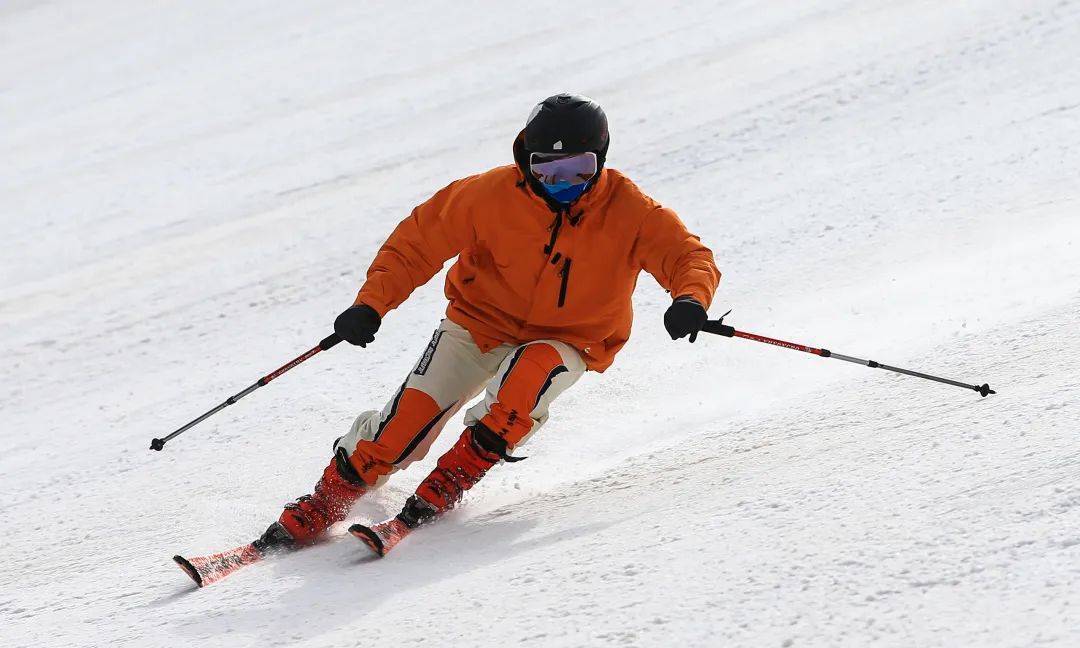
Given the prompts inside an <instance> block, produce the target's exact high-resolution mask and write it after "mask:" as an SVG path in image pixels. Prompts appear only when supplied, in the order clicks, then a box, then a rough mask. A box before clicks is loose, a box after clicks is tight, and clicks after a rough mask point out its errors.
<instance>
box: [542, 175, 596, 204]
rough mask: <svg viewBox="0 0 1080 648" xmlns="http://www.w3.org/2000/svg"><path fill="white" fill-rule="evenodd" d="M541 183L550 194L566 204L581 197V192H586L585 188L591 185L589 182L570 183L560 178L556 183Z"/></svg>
mask: <svg viewBox="0 0 1080 648" xmlns="http://www.w3.org/2000/svg"><path fill="white" fill-rule="evenodd" d="M540 184H542V185H544V191H547V192H548V195H549V196H551V197H552V198H554V199H555V200H558V201H559V202H561V203H563V204H564V205H566V204H570V203H572V202H574V201H575V200H577V199H578V198H580V197H581V194H583V193H585V189H586V188H588V186H589V183H588V182H579V183H578V184H570V183H569V182H567V181H566V180H559V181H558V182H556V183H555V184H548V183H546V182H542V183H540Z"/></svg>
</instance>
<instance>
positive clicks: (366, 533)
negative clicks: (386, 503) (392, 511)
mask: <svg viewBox="0 0 1080 648" xmlns="http://www.w3.org/2000/svg"><path fill="white" fill-rule="evenodd" d="M349 533H351V534H353V535H354V536H356V537H357V538H359V539H360V540H361V541H363V543H364V544H366V545H367V546H368V549H371V550H372V551H373V552H374V553H375V555H377V556H380V557H382V556H385V555H386V554H387V553H389V552H390V550H391V549H393V548H394V547H395V546H396V545H397V543H399V542H401V540H402V539H403V538H405V536H407V535H409V534H410V533H412V529H410V528H409V527H408V526H406V525H405V523H404V522H402V521H401V520H400V519H398V518H396V517H394V518H390V519H389V520H387V521H386V522H380V523H379V524H375V525H372V526H364V525H363V524H354V525H352V526H351V527H349Z"/></svg>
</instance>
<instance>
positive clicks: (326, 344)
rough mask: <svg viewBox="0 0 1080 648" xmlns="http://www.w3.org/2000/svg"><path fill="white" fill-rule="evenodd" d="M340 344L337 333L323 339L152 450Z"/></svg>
mask: <svg viewBox="0 0 1080 648" xmlns="http://www.w3.org/2000/svg"><path fill="white" fill-rule="evenodd" d="M338 342H341V338H340V337H339V336H338V334H337V333H331V334H330V335H328V336H326V337H325V338H323V340H322V341H321V342H319V346H316V347H312V348H310V349H308V350H307V351H305V352H304V353H302V354H301V355H299V356H297V357H296V358H293V359H292V360H291V361H289V362H288V363H287V364H285V365H284V366H282V367H279V368H278V369H275V370H274V371H272V372H270V373H268V374H267V375H265V376H263V377H262V378H259V379H258V380H257V381H256V382H255V384H254V385H252V386H250V387H248V388H247V389H245V390H244V391H242V392H240V393H238V394H235V395H233V396H229V397H228V398H226V399H225V402H224V403H222V404H221V405H218V406H217V407H215V408H214V409H212V410H210V411H209V412H207V413H206V414H203V415H202V416H200V417H199V418H197V419H195V420H194V421H191V422H190V423H188V424H187V425H185V426H184V427H182V428H180V429H179V430H177V431H175V432H173V433H172V434H170V435H169V436H167V437H165V438H163V439H153V440H152V441H150V449H151V450H159V451H160V450H161V449H162V448H164V447H165V443H166V442H168V441H170V440H172V439H173V438H175V437H177V436H180V435H181V434H183V433H184V432H186V431H188V430H189V429H191V428H193V427H195V426H196V425H198V424H199V423H202V422H203V421H205V420H206V419H208V418H210V417H211V416H213V415H214V414H217V413H218V412H220V411H221V410H223V409H225V408H226V407H228V406H229V405H232V404H233V403H235V402H236V401H238V400H240V399H241V398H243V397H244V396H247V395H248V394H250V393H251V392H253V391H255V390H256V389H258V388H259V387H262V386H263V385H266V384H267V383H269V382H270V381H271V380H273V379H274V378H277V377H278V376H280V375H281V374H283V373H285V372H286V371H288V370H289V369H292V368H293V367H295V366H296V365H298V364H300V363H301V362H304V361H305V360H309V359H310V358H311V357H312V356H314V355H315V354H317V353H319V352H320V351H326V350H327V349H330V348H331V347H333V346H334V345H335V344H337V343H338Z"/></svg>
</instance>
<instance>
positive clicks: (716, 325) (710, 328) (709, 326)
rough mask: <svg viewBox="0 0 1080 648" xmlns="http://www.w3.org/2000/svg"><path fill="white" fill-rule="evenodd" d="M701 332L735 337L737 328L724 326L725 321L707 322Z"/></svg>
mask: <svg viewBox="0 0 1080 648" xmlns="http://www.w3.org/2000/svg"><path fill="white" fill-rule="evenodd" d="M701 330H702V331H704V332H706V333H712V334H713V335H723V336H724V337H735V327H734V326H728V325H727V324H724V322H723V320H706V322H705V326H702V327H701Z"/></svg>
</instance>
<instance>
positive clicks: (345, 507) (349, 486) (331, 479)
mask: <svg viewBox="0 0 1080 648" xmlns="http://www.w3.org/2000/svg"><path fill="white" fill-rule="evenodd" d="M350 472H351V473H352V474H351V475H349V476H348V477H347V476H346V474H348V473H350ZM355 472H356V471H355V470H352V466H351V464H349V462H348V459H347V458H345V457H344V453H342V454H341V455H335V456H334V458H333V459H332V460H331V461H330V465H329V466H327V467H326V469H325V470H323V474H322V478H321V479H319V481H318V483H317V484H315V492H313V493H312V494H311V495H304V496H302V497H300V498H298V499H297V500H296V501H295V502H292V503H290V504H286V505H285V510H284V511H282V513H281V517H280V518H278V523H279V524H281V526H282V527H284V528H285V530H286V531H288V533H289V535H290V536H292V538H293V540H294V541H295V542H296V543H297V544H311V543H313V542H315V541H316V540H318V538H319V536H320V535H321V534H322V532H323V531H326V530H327V529H328V528H330V526H331V525H332V524H334V523H336V522H341V521H342V520H344V519H345V518H346V517H347V516H348V515H349V509H350V508H352V505H353V503H355V502H356V500H358V499H360V496H361V495H363V494H364V493H366V492H367V485H366V484H364V482H363V481H362V480H361V479H360V476H359V475H356V474H355ZM343 473H344V474H343Z"/></svg>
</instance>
